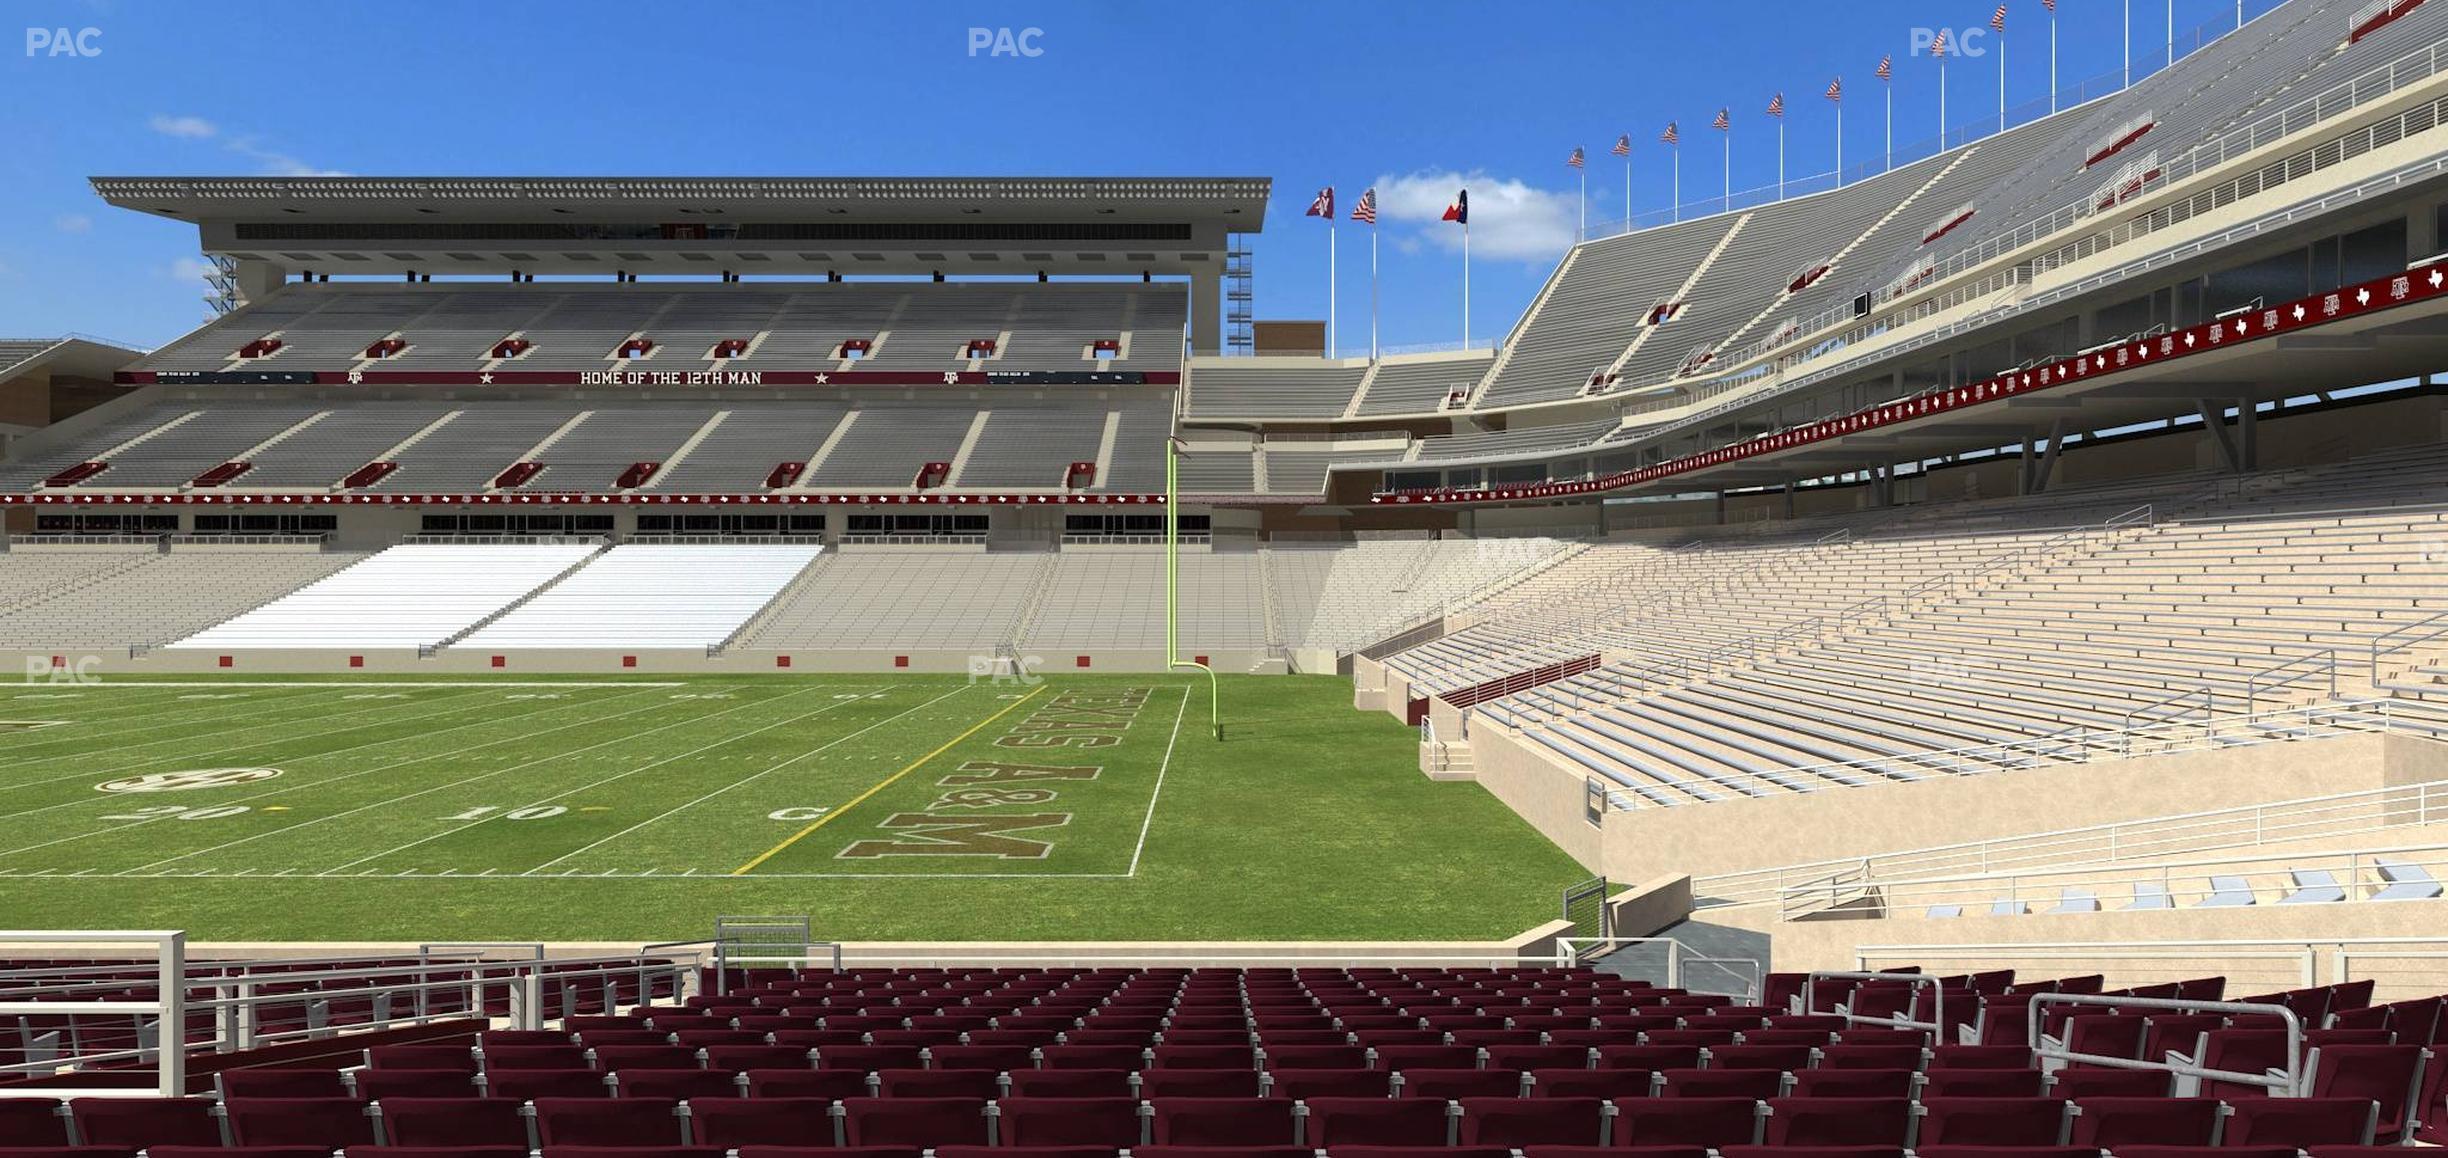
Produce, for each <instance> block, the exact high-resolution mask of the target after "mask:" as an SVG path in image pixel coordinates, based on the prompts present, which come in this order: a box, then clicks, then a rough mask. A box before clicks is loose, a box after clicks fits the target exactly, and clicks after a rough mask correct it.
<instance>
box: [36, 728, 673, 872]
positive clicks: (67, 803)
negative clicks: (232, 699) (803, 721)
mask: <svg viewBox="0 0 2448 1158" xmlns="http://www.w3.org/2000/svg"><path fill="white" fill-rule="evenodd" d="M607 698H608V699H612V700H617V699H619V698H621V697H619V696H611V697H607ZM568 706H569V705H567V704H546V705H544V706H542V707H539V708H537V709H536V710H535V711H532V712H519V713H515V714H512V715H507V716H488V717H486V718H485V719H481V720H470V721H469V722H467V723H465V724H460V725H457V726H455V727H449V728H443V729H441V730H439V731H433V732H424V733H420V734H418V735H415V736H405V737H400V738H397V739H390V740H372V741H368V742H367V743H363V744H358V745H355V746H353V747H348V748H337V749H334V750H332V751H330V752H318V753H315V754H314V755H313V756H308V757H301V758H300V759H314V760H319V759H323V758H325V757H328V756H337V755H339V754H341V753H343V752H354V751H356V750H357V749H358V748H378V747H382V746H384V745H387V744H399V743H409V742H416V743H423V742H426V741H430V740H432V739H433V738H434V737H436V736H446V735H449V734H450V733H452V732H458V731H463V730H465V729H468V728H481V727H486V726H489V725H493V724H499V723H504V722H506V721H510V720H520V719H525V718H526V717H528V716H534V715H541V714H543V713H545V712H549V711H553V710H556V709H558V708H563V707H568ZM650 710H652V707H651V706H650V707H646V708H639V709H637V710H636V711H632V712H622V713H617V714H615V715H611V716H598V717H592V718H589V719H585V720H580V721H578V722H576V723H574V724H568V725H564V727H582V726H586V725H590V724H599V723H602V722H604V721H606V720H616V719H619V718H621V717H622V716H633V715H636V714H637V713H638V712H643V711H650ZM559 730H560V728H549V729H546V731H547V732H554V731H559ZM539 734H540V733H535V732H529V733H526V734H524V735H519V736H512V737H507V738H505V739H501V740H494V741H491V742H488V743H485V744H479V745H477V747H479V748H489V747H491V746H493V745H494V744H509V743H517V742H522V741H526V740H530V739H533V738H534V737H535V736H537V735H539ZM449 755H454V753H448V752H429V753H427V754H425V755H422V756H415V757H411V758H409V759H406V760H394V761H392V762H391V763H389V764H379V765H376V766H374V767H372V768H367V769H363V770H361V771H357V772H351V773H348V774H346V775H341V776H333V777H329V778H326V779H323V780H317V781H313V782H312V783H309V784H307V785H305V787H309V788H316V787H321V786H323V785H326V784H337V783H339V782H341V781H343V780H354V779H356V778H357V777H359V776H370V775H373V774H374V773H377V772H387V771H390V770H391V769H393V768H400V767H405V766H407V765H410V764H419V763H423V762H424V761H427V760H439V759H442V758H443V757H445V756H449ZM292 762H293V763H294V762H295V761H292ZM298 787H299V786H298V785H296V784H290V785H287V786H285V787H282V788H276V789H271V790H269V791H264V792H258V793H254V794H252V795H249V796H241V797H238V798H237V799H235V800H221V801H215V803H219V804H243V803H246V802H247V801H251V800H261V799H263V798H265V797H267V796H279V795H281V794H283V793H286V792H291V791H295V790H296V789H297V788H298ZM94 803H102V804H116V803H119V802H118V801H114V800H112V799H110V798H109V797H97V798H95V799H91V800H89V799H84V798H79V799H76V800H64V801H61V802H60V803H58V804H50V805H45V806H43V807H41V808H30V809H27V810H26V811H24V812H20V813H16V814H15V815H13V816H8V817H0V822H5V821H7V820H13V819H16V818H17V817H23V816H32V815H34V814H36V813H41V812H49V811H52V810H53V809H58V808H70V807H76V806H80V805H87V804H94ZM151 823H154V821H152V820H140V821H137V822H135V823H134V824H122V825H117V826H115V827H112V828H103V829H96V830H94V831H92V832H80V833H74V834H71V835H68V836H63V837H58V838H56V839H52V840H46V841H44V842H42V843H40V844H29V845H26V846H24V847H22V848H12V849H0V856H14V855H15V854H17V853H21V852H32V851H34V850H35V849H40V848H49V847H51V846H52V845H55V844H66V843H68V842H70V841H75V840H83V839H85V838H87V837H91V836H104V835H107V834H110V833H114V832H121V831H125V830H127V829H130V828H137V827H141V826H143V825H146V824H151Z"/></svg>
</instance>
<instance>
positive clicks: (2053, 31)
mask: <svg viewBox="0 0 2448 1158" xmlns="http://www.w3.org/2000/svg"><path fill="white" fill-rule="evenodd" d="M2049 111H2050V112H2052V113H2053V112H2056V111H2057V10H2056V9H2054V8H2051V9H2049Z"/></svg>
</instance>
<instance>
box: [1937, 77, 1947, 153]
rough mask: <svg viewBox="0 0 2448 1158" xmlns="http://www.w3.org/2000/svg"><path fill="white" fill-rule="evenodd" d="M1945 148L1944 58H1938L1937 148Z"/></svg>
mask: <svg viewBox="0 0 2448 1158" xmlns="http://www.w3.org/2000/svg"><path fill="white" fill-rule="evenodd" d="M1946 147H1947V138H1946V58H1945V57H1943V56H1941V57H1939V58H1938V148H1939V149H1940V150H1942V151H1943V150H1944V149H1945V148H1946Z"/></svg>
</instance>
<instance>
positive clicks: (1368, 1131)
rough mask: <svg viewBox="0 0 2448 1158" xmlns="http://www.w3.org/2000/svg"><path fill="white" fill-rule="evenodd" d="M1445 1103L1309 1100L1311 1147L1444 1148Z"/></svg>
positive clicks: (1447, 1132) (1380, 1098) (1446, 1127)
mask: <svg viewBox="0 0 2448 1158" xmlns="http://www.w3.org/2000/svg"><path fill="white" fill-rule="evenodd" d="M1446 1106H1447V1103H1444V1102H1426V1101H1413V1100H1409V1099H1401V1098H1388V1097H1385V1096H1383V1095H1380V1096H1378V1097H1373V1098H1311V1099H1309V1100H1308V1108H1309V1126H1308V1135H1309V1137H1308V1142H1309V1144H1310V1145H1312V1146H1328V1147H1332V1146H1443V1145H1446V1144H1447V1143H1448V1141H1449V1140H1450V1130H1451V1123H1450V1122H1448V1120H1447V1115H1446Z"/></svg>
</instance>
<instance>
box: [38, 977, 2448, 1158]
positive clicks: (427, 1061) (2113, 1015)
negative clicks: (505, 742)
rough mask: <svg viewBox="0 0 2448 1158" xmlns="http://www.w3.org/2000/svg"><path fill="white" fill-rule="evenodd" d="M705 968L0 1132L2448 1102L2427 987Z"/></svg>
mask: <svg viewBox="0 0 2448 1158" xmlns="http://www.w3.org/2000/svg"><path fill="white" fill-rule="evenodd" d="M732 976H733V978H734V979H735V981H736V982H737V984H736V986H735V987H732V988H729V989H728V990H727V991H726V992H724V993H723V994H721V995H719V996H714V995H705V994H701V995H699V996H696V997H691V998H689V999H688V1000H687V1002H686V1003H684V1004H681V1005H659V1006H658V1005H647V1006H640V1007H638V1008H635V1009H633V1010H632V1011H631V1012H628V1013H622V1014H613V1013H603V1014H596V1015H584V1016H572V1017H568V1018H565V1019H563V1022H562V1024H561V1026H560V1027H558V1028H553V1029H543V1030H527V1031H498V1030H496V1031H485V1032H481V1033H478V1034H474V1035H470V1036H466V1037H461V1038H459V1039H457V1040H454V1041H446V1042H436V1043H432V1044H423V1045H404V1046H375V1047H372V1048H369V1049H367V1050H365V1051H364V1055H363V1063H364V1064H362V1065H349V1066H336V1065H334V1064H332V1063H330V1062H323V1063H317V1064H312V1065H292V1066H285V1067H282V1066H260V1067H239V1068H231V1069H224V1070H222V1071H220V1072H219V1074H218V1075H217V1078H216V1082H215V1086H216V1088H215V1092H214V1094H213V1095H212V1096H209V1097H192V1098H181V1099H160V1098H82V1097H80V1098H72V1099H69V1100H68V1101H66V1102H65V1103H62V1102H60V1101H57V1100H53V1099H50V1098H47V1097H45V1096H43V1095H42V1093H41V1091H40V1089H39V1088H36V1087H26V1088H19V1089H15V1090H8V1091H6V1092H9V1093H12V1094H15V1095H19V1096H17V1097H11V1098H5V1099H0V1132H5V1136H6V1137H7V1138H8V1140H9V1143H10V1144H9V1146H7V1147H0V1150H4V1151H5V1152H6V1153H7V1154H8V1155H9V1156H10V1158H33V1155H35V1154H36V1153H42V1154H59V1153H63V1152H65V1151H64V1149H63V1148H66V1147H72V1146H85V1147H93V1148H95V1149H94V1150H92V1151H78V1152H75V1153H76V1154H77V1158H102V1156H103V1155H105V1154H109V1155H119V1156H121V1158H126V1156H127V1155H129V1154H131V1153H132V1152H134V1151H135V1150H137V1149H139V1148H143V1149H145V1150H146V1151H147V1152H148V1154H149V1155H150V1156H151V1158H163V1156H164V1155H165V1154H167V1155H169V1156H170V1158H179V1156H180V1155H183V1154H185V1153H186V1151H184V1150H180V1149H178V1148H179V1147H199V1148H204V1149H206V1150H209V1151H211V1152H213V1153H216V1154H219V1155H224V1156H232V1155H235V1154H239V1153H249V1152H252V1153H249V1158H255V1156H256V1155H260V1158H276V1155H275V1153H274V1152H273V1151H272V1149H271V1148H275V1147H296V1148H311V1150H312V1151H313V1152H314V1153H317V1154H323V1155H328V1154H329V1153H330V1152H331V1151H333V1150H336V1149H343V1148H345V1149H346V1151H347V1152H348V1153H349V1154H350V1155H356V1156H359V1158H362V1155H363V1154H366V1153H372V1154H377V1155H387V1156H391V1158H410V1155H417V1156H422V1158H439V1156H440V1155H442V1154H444V1153H448V1154H451V1155H457V1156H465V1155H470V1154H476V1155H484V1156H486V1158H491V1156H493V1155H495V1154H500V1155H501V1156H502V1158H514V1156H516V1155H524V1154H527V1153H529V1152H530V1151H532V1150H533V1149H535V1148H538V1147H540V1148H541V1149H542V1151H543V1153H544V1154H546V1155H554V1154H570V1155H594V1154H598V1153H601V1154H604V1155H606V1158H609V1155H611V1154H615V1153H618V1154H625V1155H629V1156H631V1158H647V1156H649V1155H661V1154H675V1155H678V1154H687V1155H702V1156H704V1158H717V1156H720V1155H724V1154H725V1153H726V1152H730V1153H735V1154H737V1155H738V1156H739V1158H760V1156H770V1158H783V1156H784V1155H785V1154H788V1155H801V1154H804V1155H809V1156H813V1155H817V1154H829V1155H836V1156H841V1155H858V1156H860V1158H883V1156H884V1155H896V1156H899V1158H914V1156H915V1155H917V1154H918V1153H919V1152H920V1151H921V1150H932V1151H934V1153H935V1154H936V1155H937V1158H943V1156H945V1155H947V1154H963V1155H968V1154H975V1155H981V1156H982V1155H987V1154H997V1153H1000V1154H1011V1155H1015V1158H1092V1156H1095V1158H1114V1156H1115V1155H1118V1154H1120V1153H1122V1152H1125V1151H1127V1152H1128V1153H1130V1154H1132V1155H1135V1156H1138V1155H1145V1154H1148V1153H1154V1154H1157V1155H1159V1158H1168V1156H1170V1158H1261V1156H1264V1158H1277V1156H1279V1155H1280V1156H1282V1158H1292V1156H1295V1155H1305V1154H1309V1153H1311V1152H1313V1151H1316V1150H1324V1151H1325V1152H1326V1154H1327V1158H1335V1156H1337V1155H1343V1156H1344V1158H1354V1156H1358V1158H1394V1156H1395V1155H1397V1154H1401V1155H1410V1154H1419V1155H1430V1154H1434V1155H1443V1156H1446V1158H1465V1156H1467V1158H1504V1156H1510V1155H1513V1154H1516V1153H1518V1154H1520V1155H1521V1156H1522V1158H1595V1156H1596V1155H1600V1154H1607V1155H1630V1156H1636V1158H1670V1156H1671V1158H1704V1156H1705V1155H1707V1154H1709V1153H1711V1152H1714V1153H1716V1154H1718V1155H1719V1156H1720V1158H1754V1156H1756V1158H1840V1156H1841V1158H1874V1156H1894V1158H1901V1156H1902V1155H1903V1154H1904V1153H1906V1151H1907V1150H1908V1149H1909V1150H1910V1151H1911V1152H1913V1153H1915V1154H1918V1155H1922V1156H1927V1158H2103V1156H2106V1158H2180V1156H2184V1158H2190V1156H2193V1155H2203V1156H2207V1155H2210V1154H2219V1155H2224V1156H2228V1158H2244V1156H2249V1158H2290V1156H2293V1155H2295V1154H2297V1152H2298V1151H2299V1150H2308V1151H2310V1153H2311V1155H2312V1158H2368V1156H2372V1155H2377V1154H2380V1153H2383V1152H2386V1151H2395V1150H2401V1149H2402V1144H2403V1143H2405V1142H2407V1141H2422V1142H2431V1141H2435V1140H2437V1139H2438V1138H2439V1137H2441V1136H2442V1135H2441V1127H2442V1122H2441V1117H2442V1115H2443V1113H2448V1106H2444V1105H2443V1081H2442V1074H2443V1070H2442V1069H2441V1068H2440V1067H2437V1066H2434V1065H2432V1064H2430V1063H2431V1061H2432V1058H2433V1047H2435V1046H2437V1045H2439V1044H2441V1043H2440V1032H2441V1026H2442V1019H2441V1016H2440V1008H2441V999H2440V998H2438V997H2424V998H2418V999H2412V1000H2402V1001H2396V1002H2391V1003H2385V1004H2375V1003H2374V1001H2373V986H2372V983H2370V982H2356V983H2349V984H2342V985H2332V986H2325V987H2317V988H2309V989H2301V990H2294V991H2289V992H2285V993H2275V994H2265V995H2259V996H2255V997H2250V998H2245V999H2243V1000H2242V1001H2238V1002H2229V1001H2226V1000H2224V999H2225V998H2226V996H2227V995H2226V994H2225V992H2224V990H2225V988H2226V986H2225V982H2224V979H2223V978H2202V979H2197V980H2191V981H2184V982H2177V983H2170V984H2161V985H2151V986H2142V987H2137V988H2133V989H2128V990H2120V991H2117V992H2115V993H2108V994H2103V986H2102V985H2101V979H2100V978H2099V977H2097V976H2091V977H2068V978H2061V979H2056V980H2048V981H2037V982H2034V981H2022V982H2018V980H2017V979H2016V977H2015V975H2014V974H2013V972H2012V971H2003V972H1996V973H1984V974H1972V975H1963V976H1955V977H1927V976H1921V975H1918V974H1915V973H1912V972H1910V971H1901V972H1894V973H1890V974H1884V975H1879V976H1876V977H1872V978H1844V979H1839V978H1832V977H1821V976H1816V975H1800V974H1772V975H1770V976H1769V977H1768V978H1767V979H1766V982H1767V992H1766V994H1765V996H1764V997H1763V998H1762V999H1761V1002H1760V1003H1759V1004H1755V1005H1746V1004H1741V1003H1740V1002H1739V1001H1738V999H1737V998H1734V997H1729V996H1722V995H1710V994H1702V993H1693V992H1687V991H1685V990H1681V989H1673V988H1656V987H1652V986H1650V985H1649V984H1647V983H1645V982H1641V981H1636V980H1630V979H1627V978H1623V977H1619V976H1614V975H1611V974H1606V973H1599V972H1593V971H1588V970H1574V969H1550V968H1538V967H1523V968H1511V969H1465V970H1448V969H1428V968H1400V967H1382V968H1353V969H1350V970H1342V969H1301V970H1293V969H1252V970H1247V971H1243V970H1230V969H1195V970H1193V969H1146V970H1134V969H1097V970H1087V969H1053V970H1034V969H1001V970H988V969H975V970H942V969H926V970H914V969H913V970H893V969H872V970H848V971H829V970H817V971H808V972H804V973H791V972H788V971H752V972H747V973H740V972H738V971H734V973H733V974H732ZM2062 995H2093V996H2092V997H2090V998H2088V1000H2092V1001H2095V1002H2098V1004H2088V1005H2078V1004H2074V1003H2072V1002H2066V1001H2059V1000H2056V999H2057V998H2059V997H2060V996H2062ZM2079 999H2083V998H2079V997H2078V1000H2079ZM1822 1009H1824V1010H1827V1011H1829V1012H1817V1011H1818V1010H1822ZM1803 1010H1809V1011H1811V1012H1802V1011H1803ZM2035 1017H2037V1018H2038V1019H2039V1022H2038V1024H2037V1025H2035V1024H2034V1022H2033V1019H2034V1018H2035ZM2035 1030H2036V1031H2037V1032H2035ZM2034 1042H2036V1043H2037V1045H2036V1046H2035V1044H2033V1043H2034ZM385 1147H392V1148H416V1149H413V1150H410V1149H385ZM592 1147H614V1148H619V1149H617V1150H606V1151H596V1150H592V1149H587V1148H592ZM784 1148H788V1149H784ZM304 1152H305V1151H304V1150H303V1149H301V1150H300V1151H298V1153H300V1154H301V1155H302V1154H303V1153H304ZM289 1153H290V1152H289V1151H281V1152H279V1154H278V1156H277V1158H288V1155H289Z"/></svg>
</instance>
